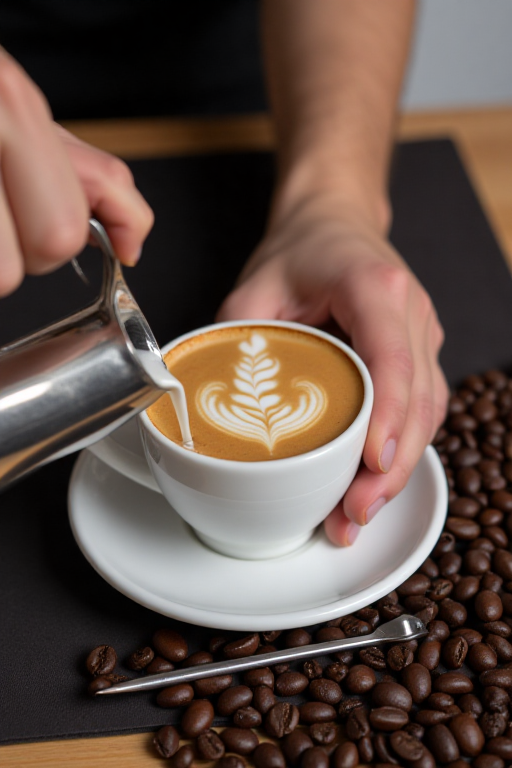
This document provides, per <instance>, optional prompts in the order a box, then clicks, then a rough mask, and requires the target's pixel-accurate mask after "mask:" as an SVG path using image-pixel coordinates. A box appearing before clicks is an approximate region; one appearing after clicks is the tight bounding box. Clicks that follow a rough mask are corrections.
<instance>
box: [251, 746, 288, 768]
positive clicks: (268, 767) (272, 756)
mask: <svg viewBox="0 0 512 768" xmlns="http://www.w3.org/2000/svg"><path fill="white" fill-rule="evenodd" d="M252 762H253V764H254V767H255V768H286V761H285V759H284V755H283V753H282V752H281V750H280V749H279V747H278V746H277V745H276V744H272V743H271V742H270V741H265V742H263V743H262V744H258V746H257V747H256V749H255V750H254V752H253V754H252Z"/></svg>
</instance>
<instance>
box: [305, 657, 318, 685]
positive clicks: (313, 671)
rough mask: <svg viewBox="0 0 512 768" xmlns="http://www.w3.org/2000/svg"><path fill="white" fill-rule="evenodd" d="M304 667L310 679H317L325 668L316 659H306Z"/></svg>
mask: <svg viewBox="0 0 512 768" xmlns="http://www.w3.org/2000/svg"><path fill="white" fill-rule="evenodd" d="M302 669H303V672H304V674H305V675H306V677H307V678H308V680H316V679H317V678H319V677H322V674H323V669H322V667H321V665H320V664H319V663H318V661H317V660H316V659H311V660H310V661H305V662H304V666H303V668H302Z"/></svg>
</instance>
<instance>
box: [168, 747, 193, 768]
mask: <svg viewBox="0 0 512 768" xmlns="http://www.w3.org/2000/svg"><path fill="white" fill-rule="evenodd" d="M194 758H195V754H194V750H193V748H192V747H191V746H190V744H184V745H183V746H182V747H180V748H179V749H178V751H177V752H176V754H175V755H173V757H171V759H170V761H169V766H170V768H190V766H191V765H192V763H193V762H194Z"/></svg>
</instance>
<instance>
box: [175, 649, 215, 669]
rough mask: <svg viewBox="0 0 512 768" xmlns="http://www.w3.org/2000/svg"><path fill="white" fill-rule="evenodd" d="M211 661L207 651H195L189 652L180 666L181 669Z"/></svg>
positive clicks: (211, 657)
mask: <svg viewBox="0 0 512 768" xmlns="http://www.w3.org/2000/svg"><path fill="white" fill-rule="evenodd" d="M212 661H213V656H212V654H211V653H209V651H196V652H195V653H191V654H190V656H187V658H186V659H185V661H184V662H183V663H182V665H181V666H182V668H183V669H185V668H187V667H198V666H199V665H200V664H211V663H212Z"/></svg>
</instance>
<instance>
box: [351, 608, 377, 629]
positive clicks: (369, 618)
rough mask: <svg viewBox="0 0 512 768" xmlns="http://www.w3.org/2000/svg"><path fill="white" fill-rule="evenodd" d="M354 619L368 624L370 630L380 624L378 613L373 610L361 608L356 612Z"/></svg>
mask: <svg viewBox="0 0 512 768" xmlns="http://www.w3.org/2000/svg"><path fill="white" fill-rule="evenodd" d="M356 617H357V618H358V619H361V621H364V622H366V623H367V624H369V625H370V627H371V628H372V630H373V629H375V628H376V627H378V625H379V624H380V617H379V612H378V611H377V610H376V609H375V608H370V607H368V608H361V609H360V610H359V611H357V613H356Z"/></svg>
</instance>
